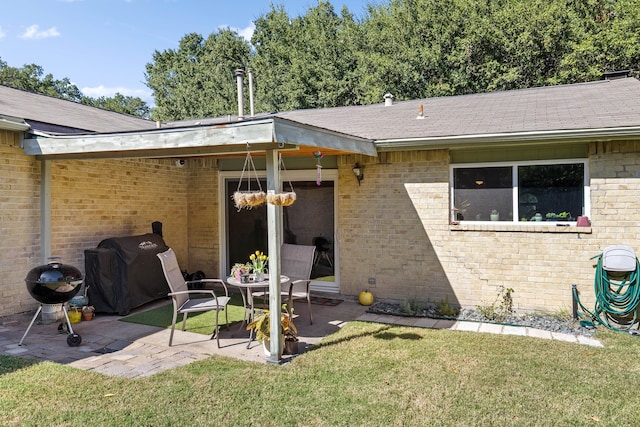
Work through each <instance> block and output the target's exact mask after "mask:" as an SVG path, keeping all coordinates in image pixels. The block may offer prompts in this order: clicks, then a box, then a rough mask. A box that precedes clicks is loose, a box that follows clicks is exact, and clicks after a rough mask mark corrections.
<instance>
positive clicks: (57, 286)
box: [18, 258, 82, 347]
mask: <svg viewBox="0 0 640 427" xmlns="http://www.w3.org/2000/svg"><path fill="white" fill-rule="evenodd" d="M50 260H51V261H49V263H48V264H44V265H39V266H37V267H34V268H32V269H31V270H30V271H29V273H28V274H27V277H26V278H25V279H24V280H25V282H26V285H27V290H28V291H29V293H30V294H31V296H32V297H33V298H35V299H36V300H37V301H38V302H40V306H39V307H38V310H36V314H35V315H34V316H33V319H31V323H30V324H29V327H28V328H27V330H26V331H25V333H24V335H23V336H22V339H21V340H20V343H19V344H18V345H22V342H23V341H24V339H25V337H26V336H27V334H28V333H29V330H31V327H32V326H33V323H34V322H35V320H36V318H37V317H38V315H39V314H40V312H41V311H42V304H62V311H63V312H64V317H65V319H66V328H67V330H68V332H69V334H68V335H67V344H68V345H69V346H71V347H77V346H79V345H80V343H81V342H82V338H81V337H80V335H78V334H76V333H74V332H73V328H72V327H71V321H69V315H68V314H67V307H66V306H65V303H66V302H68V301H70V300H71V299H72V298H73V297H74V296H75V295H76V294H77V293H78V291H79V290H80V285H82V273H81V272H80V270H78V269H77V268H75V267H73V266H71V265H66V264H62V263H61V262H59V261H58V260H56V259H55V258H50ZM64 328H65V324H64V323H62V324H60V326H59V327H58V330H59V331H63V330H64Z"/></svg>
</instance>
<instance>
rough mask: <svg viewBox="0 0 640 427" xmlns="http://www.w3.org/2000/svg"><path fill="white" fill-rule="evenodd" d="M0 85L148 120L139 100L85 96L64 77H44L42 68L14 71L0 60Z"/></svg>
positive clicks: (147, 112) (35, 66) (26, 67)
mask: <svg viewBox="0 0 640 427" xmlns="http://www.w3.org/2000/svg"><path fill="white" fill-rule="evenodd" d="M0 84H3V85H5V86H10V87H13V88H16V89H22V90H25V91H27V92H32V93H39V94H42V95H48V96H52V97H54V98H60V99H64V100H67V101H72V102H78V103H82V104H85V105H91V106H92V107H98V108H102V109H105V110H109V111H115V112H117V113H123V114H129V115H132V116H137V117H143V118H148V117H149V113H150V110H149V106H148V105H147V104H146V103H145V102H144V101H143V100H142V99H140V98H138V97H131V96H124V95H121V94H119V93H116V95H115V96H114V97H113V98H107V97H104V96H103V97H100V98H91V97H89V96H84V95H83V94H82V92H80V89H78V87H77V86H76V85H74V84H72V83H71V81H70V80H69V79H68V78H67V77H65V78H64V79H62V80H57V79H55V78H54V77H53V75H51V74H46V75H45V74H44V69H43V68H42V67H41V66H39V65H36V64H29V65H25V66H24V67H22V68H15V67H10V66H8V65H7V63H6V62H3V61H2V60H0Z"/></svg>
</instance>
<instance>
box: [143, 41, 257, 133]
mask: <svg viewBox="0 0 640 427" xmlns="http://www.w3.org/2000/svg"><path fill="white" fill-rule="evenodd" d="M248 63H249V43H248V42H247V41H245V40H244V39H242V38H241V37H240V36H239V35H238V34H237V33H236V32H235V31H232V30H230V29H222V30H220V31H218V32H216V33H213V34H211V35H210V36H209V37H208V38H206V39H204V38H203V37H202V36H201V35H199V34H195V33H191V34H187V35H185V36H184V37H183V38H182V40H180V44H179V47H178V49H177V50H174V49H168V50H165V51H163V52H159V51H155V52H154V54H153V62H151V63H148V64H147V65H146V73H145V78H146V80H147V86H149V88H151V89H152V90H153V94H154V97H155V101H156V108H155V109H154V110H153V112H152V117H153V119H154V120H176V119H195V118H204V117H217V116H221V115H226V114H236V113H237V111H238V107H237V105H238V100H237V94H236V80H235V77H234V75H235V70H236V69H238V68H242V67H245V66H246V65H247V64H248Z"/></svg>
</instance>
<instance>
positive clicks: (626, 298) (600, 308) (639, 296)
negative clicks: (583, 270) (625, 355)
mask: <svg viewBox="0 0 640 427" xmlns="http://www.w3.org/2000/svg"><path fill="white" fill-rule="evenodd" d="M595 258H597V259H598V261H597V263H596V265H595V269H596V271H595V277H594V280H593V286H594V292H595V297H596V302H595V306H594V309H593V311H590V310H588V309H587V308H585V307H584V305H583V304H582V303H581V302H580V298H579V296H578V290H577V286H576V285H572V292H573V301H574V309H573V311H574V313H573V314H574V317H575V318H578V317H587V318H589V319H590V321H589V320H581V321H580V323H581V324H582V325H583V326H591V324H593V326H595V324H596V323H599V324H601V325H603V326H605V327H606V328H608V329H611V330H613V331H618V332H627V331H628V332H629V333H631V334H638V333H639V332H640V331H638V330H637V329H638V328H636V330H633V331H632V330H631V328H632V327H633V325H635V324H636V323H637V322H638V306H639V305H640V262H639V261H638V258H637V257H636V254H635V252H634V251H633V249H632V248H630V247H629V246H623V245H614V246H608V247H607V248H605V250H604V251H603V252H602V253H601V254H600V255H596V256H594V257H592V258H591V259H595ZM578 306H579V307H580V309H581V310H582V313H579V312H578ZM639 327H640V325H639Z"/></svg>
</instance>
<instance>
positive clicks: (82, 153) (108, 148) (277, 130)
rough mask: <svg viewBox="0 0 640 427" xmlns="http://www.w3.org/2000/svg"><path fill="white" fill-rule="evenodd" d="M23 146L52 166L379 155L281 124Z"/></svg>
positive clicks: (42, 140)
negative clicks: (299, 154)
mask: <svg viewBox="0 0 640 427" xmlns="http://www.w3.org/2000/svg"><path fill="white" fill-rule="evenodd" d="M22 144H23V148H24V152H25V154H27V155H33V156H37V157H38V158H40V159H49V160H53V159H88V158H123V157H136V158H142V157H152V158H161V157H179V156H212V155H233V154H239V153H246V151H247V150H250V151H252V152H264V151H266V150H279V151H292V150H293V151H295V150H300V147H301V146H306V147H317V148H322V149H330V150H332V151H333V152H335V153H359V154H364V155H368V156H375V155H376V149H375V147H374V145H373V143H372V142H371V141H369V140H365V139H362V138H357V137H353V136H349V135H344V134H339V133H336V132H332V131H329V130H324V129H318V128H314V127H311V126H304V125H298V124H296V123H292V122H290V121H287V120H282V119H278V118H270V119H262V120H251V121H243V122H237V123H225V124H218V125H208V126H192V127H185V128H161V129H154V130H147V131H137V132H123V133H113V134H83V135H55V136H54V135H37V136H35V137H33V138H30V139H24V140H23V142H22Z"/></svg>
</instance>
